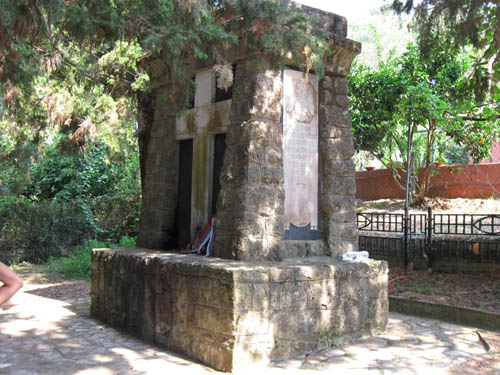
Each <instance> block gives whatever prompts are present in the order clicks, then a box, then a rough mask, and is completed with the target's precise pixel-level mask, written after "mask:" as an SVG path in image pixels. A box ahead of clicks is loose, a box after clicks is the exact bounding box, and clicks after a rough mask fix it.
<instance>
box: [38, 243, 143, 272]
mask: <svg viewBox="0 0 500 375" xmlns="http://www.w3.org/2000/svg"><path fill="white" fill-rule="evenodd" d="M106 247H109V248H116V247H135V238H133V237H122V238H121V239H120V243H119V244H111V245H110V244H107V243H105V242H99V241H95V240H90V241H86V242H85V243H84V244H83V245H80V246H77V247H76V249H75V250H73V252H72V253H71V254H70V255H69V256H67V257H58V258H54V257H51V258H50V259H49V262H48V263H47V270H48V271H49V272H58V273H60V274H62V275H64V276H65V277H67V278H69V279H86V280H89V279H90V274H91V264H90V256H91V252H92V249H95V248H106Z"/></svg>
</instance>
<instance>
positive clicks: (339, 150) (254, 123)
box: [91, 8, 388, 371]
mask: <svg viewBox="0 0 500 375" xmlns="http://www.w3.org/2000/svg"><path fill="white" fill-rule="evenodd" d="M307 11H308V12H309V13H310V14H311V15H312V16H314V17H315V18H317V19H319V25H320V26H321V27H322V30H323V31H326V32H328V34H329V38H330V42H331V49H332V54H331V55H330V56H329V57H328V61H327V65H326V75H325V76H324V77H323V78H322V79H321V80H318V78H317V77H316V76H315V75H314V74H312V73H310V74H308V75H304V74H303V72H301V71H299V70H297V69H295V68H294V67H289V69H285V70H283V71H273V70H267V69H265V68H262V64H256V63H255V62H256V59H258V57H256V56H246V55H245V54H244V53H239V54H235V57H234V59H233V60H232V61H231V63H232V64H233V69H234V83H233V86H232V87H231V88H230V89H229V90H219V89H218V88H217V82H216V80H217V76H216V74H215V73H214V71H213V70H212V68H211V66H209V65H208V64H206V65H199V64H198V65H197V64H194V65H193V70H192V74H193V77H194V79H195V83H196V91H195V95H194V103H192V108H191V109H188V110H182V111H179V110H177V109H176V108H179V106H176V105H175V103H172V102H171V97H172V96H171V91H172V87H170V86H169V83H168V82H167V81H165V76H164V73H163V71H162V65H161V63H158V64H157V69H156V70H155V72H154V77H153V78H154V80H153V82H154V85H155V86H156V91H155V103H156V104H155V109H154V124H153V129H152V132H151V138H150V142H149V149H148V153H149V157H148V159H147V165H146V179H145V181H144V187H143V204H142V209H141V219H140V232H139V237H138V241H137V245H138V246H139V247H138V248H135V249H98V250H94V252H93V257H92V286H91V288H92V291H91V297H92V304H91V313H92V315H93V316H94V317H97V318H99V319H101V320H103V321H105V322H107V323H109V324H111V325H113V326H116V327H120V328H122V329H124V330H126V331H127V332H130V333H133V334H135V335H138V336H140V337H142V338H143V339H145V340H148V341H150V342H154V343H156V344H159V345H163V346H165V347H167V348H169V349H171V350H174V351H177V352H180V353H183V354H186V355H188V356H189V357H192V358H194V359H197V360H200V361H201V362H204V363H206V364H208V365H210V366H212V367H214V368H216V369H218V370H223V371H236V370H238V369H239V368H247V367H248V366H249V365H266V364H268V363H269V362H270V361H272V360H273V359H277V358H282V357H287V356H293V355H296V354H298V353H302V352H307V351H310V350H314V349H316V348H318V347H319V346H325V345H339V344H343V343H346V342H349V341H352V340H354V339H356V338H359V337H361V336H363V335H367V334H374V333H376V332H378V331H381V330H383V329H384V328H385V325H386V322H387V312H388V297H387V265H386V263H385V262H379V261H373V260H367V261H363V262H352V261H341V260H339V258H340V256H342V255H343V254H345V253H347V252H351V251H355V250H357V240H358V237H357V229H356V224H355V215H356V214H355V200H354V194H355V179H354V173H355V168H354V163H353V161H352V160H351V158H352V156H353V153H354V148H353V140H352V129H351V118H350V115H349V112H348V106H349V101H348V97H347V90H348V88H347V81H346V76H347V74H348V72H349V68H350V65H351V62H352V60H353V58H354V57H355V56H356V55H357V54H358V53H359V52H360V49H361V46H360V44H359V43H357V42H353V41H351V40H348V39H346V34H347V22H346V20H345V18H343V17H340V16H337V15H333V14H329V13H325V12H322V11H318V10H316V9H312V8H307ZM194 66H196V67H194ZM211 215H215V224H214V242H213V256H212V257H202V256H198V255H189V254H186V253H185V251H180V250H175V249H186V248H188V247H192V246H193V244H196V242H197V240H198V238H199V237H200V235H201V233H202V231H203V228H204V227H205V226H206V224H207V223H208V222H209V220H210V217H211Z"/></svg>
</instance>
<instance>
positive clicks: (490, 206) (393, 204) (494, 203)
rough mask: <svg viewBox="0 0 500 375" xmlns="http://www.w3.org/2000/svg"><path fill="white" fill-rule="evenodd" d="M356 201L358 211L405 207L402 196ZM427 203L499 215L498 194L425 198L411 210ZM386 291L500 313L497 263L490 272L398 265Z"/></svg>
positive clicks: (444, 208)
mask: <svg viewBox="0 0 500 375" xmlns="http://www.w3.org/2000/svg"><path fill="white" fill-rule="evenodd" d="M356 203H357V210H358V212H391V213H399V212H403V210H404V200H403V199H379V200H376V201H361V200H358V201H357V202H356ZM428 206H432V208H433V211H434V212H435V213H450V214H455V213H456V214H458V213H460V214H470V215H472V214H476V215H481V214H488V215H490V214H498V215H500V198H497V199H493V198H490V199H464V198H457V199H445V198H432V199H429V198H426V199H425V201H424V203H423V205H421V206H420V207H411V209H410V213H417V212H425V211H426V210H427V207H428ZM498 240H499V241H500V238H498ZM389 294H390V295H394V296H400V297H405V298H411V299H417V300H421V301H429V302H436V303H444V304H449V305H455V306H462V307H469V308H475V309H479V310H483V311H489V312H495V313H500V265H499V267H498V273H496V274H494V275H493V276H491V275H468V274H464V273H460V274H449V273H440V272H432V273H429V272H427V271H426V270H412V271H410V272H408V273H404V272H403V270H402V269H400V268H392V269H391V270H390V272H389Z"/></svg>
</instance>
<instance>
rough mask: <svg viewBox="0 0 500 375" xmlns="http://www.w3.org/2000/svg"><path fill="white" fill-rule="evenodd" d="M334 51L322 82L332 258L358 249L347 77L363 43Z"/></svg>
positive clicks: (324, 211) (325, 217)
mask: <svg viewBox="0 0 500 375" xmlns="http://www.w3.org/2000/svg"><path fill="white" fill-rule="evenodd" d="M349 42H350V43H351V44H350V45H349V46H345V47H348V48H345V47H342V46H337V47H335V48H334V50H333V55H332V58H331V60H330V65H329V66H328V68H329V69H327V75H326V76H325V77H324V79H323V81H322V85H321V95H320V128H321V129H320V132H321V133H320V134H321V135H320V137H321V147H320V150H321V155H320V160H321V169H322V170H321V199H320V206H321V222H322V226H321V228H322V229H321V231H322V234H323V238H324V240H325V244H326V247H327V253H328V254H329V255H330V256H332V257H335V258H337V257H339V256H340V255H342V254H344V253H346V252H349V251H356V250H357V249H358V230H357V226H356V210H355V207H356V205H355V203H356V202H355V199H356V198H355V194H356V180H355V165H354V162H353V160H352V157H353V155H354V144H353V133H352V121H351V115H350V114H349V99H348V97H347V93H348V87H347V80H346V76H347V74H348V72H349V68H350V66H351V62H352V60H353V58H354V57H355V56H356V55H357V54H358V53H359V51H360V45H359V44H357V43H354V42H352V41H349Z"/></svg>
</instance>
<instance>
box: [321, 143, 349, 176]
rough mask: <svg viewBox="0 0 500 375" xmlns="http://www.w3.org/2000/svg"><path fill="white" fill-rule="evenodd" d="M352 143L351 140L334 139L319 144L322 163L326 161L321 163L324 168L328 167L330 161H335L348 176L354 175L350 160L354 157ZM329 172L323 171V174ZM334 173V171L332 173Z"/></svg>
mask: <svg viewBox="0 0 500 375" xmlns="http://www.w3.org/2000/svg"><path fill="white" fill-rule="evenodd" d="M354 151H355V150H354V143H353V142H352V138H334V139H326V140H323V141H322V142H321V157H322V160H323V161H328V162H327V163H325V162H324V163H323V164H324V165H325V166H329V165H330V164H331V163H330V161H332V162H333V161H337V162H338V163H341V164H342V166H341V168H342V169H343V170H348V171H349V173H350V174H352V175H354V173H355V165H354V162H353V161H352V160H351V158H352V156H353V155H354ZM329 172H330V171H329V170H328V171H326V170H325V171H324V172H323V173H325V174H328V173H329ZM334 172H335V171H334Z"/></svg>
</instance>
